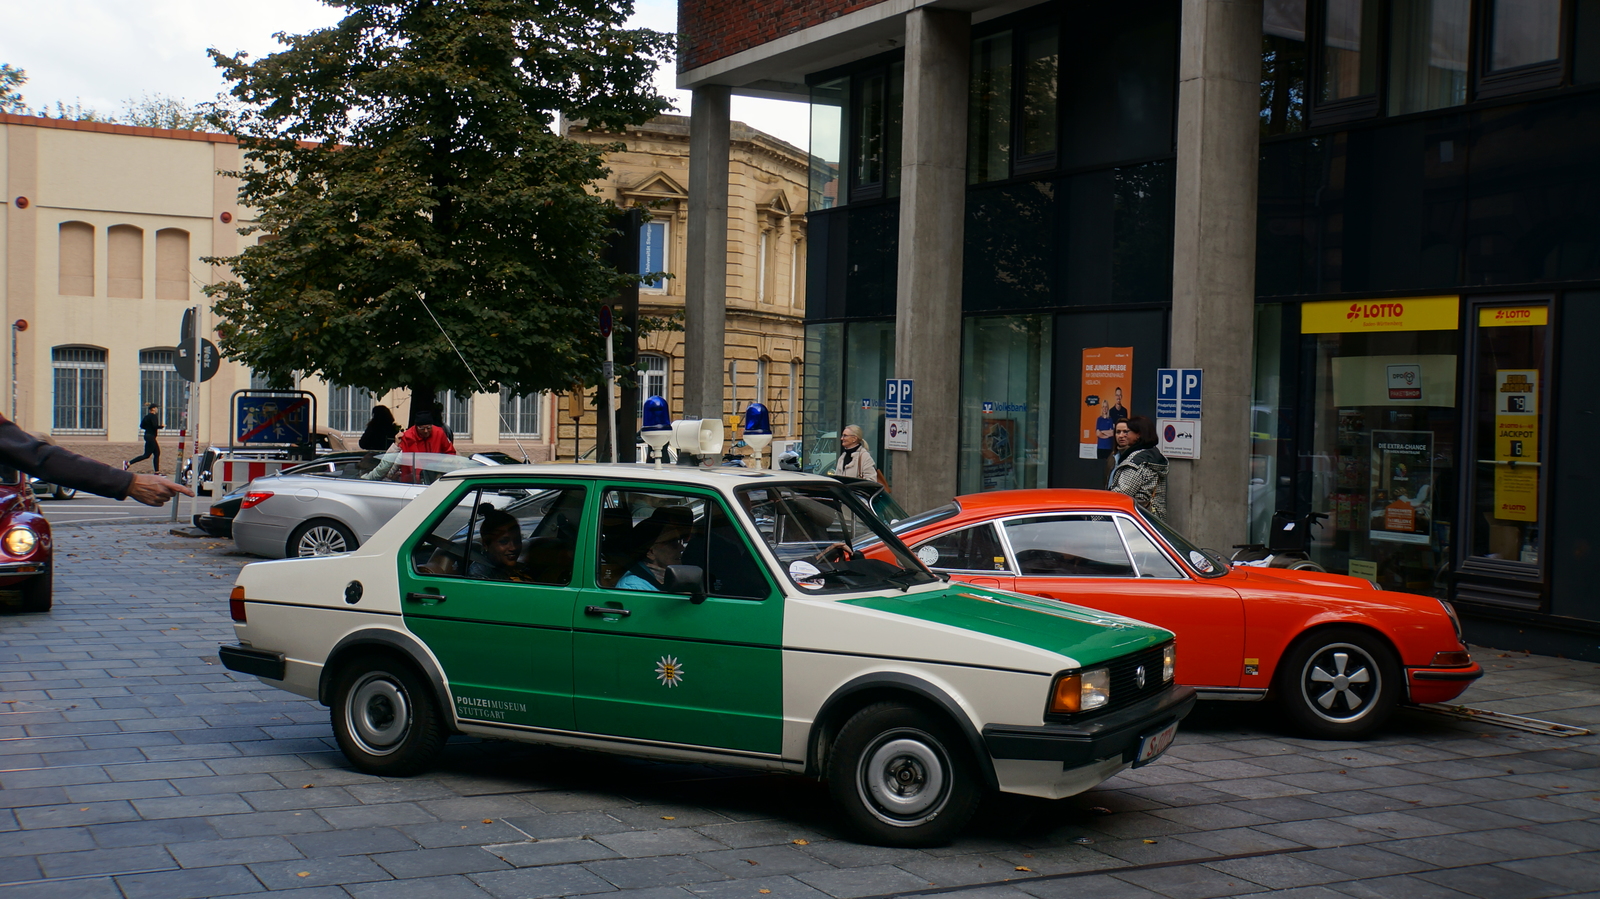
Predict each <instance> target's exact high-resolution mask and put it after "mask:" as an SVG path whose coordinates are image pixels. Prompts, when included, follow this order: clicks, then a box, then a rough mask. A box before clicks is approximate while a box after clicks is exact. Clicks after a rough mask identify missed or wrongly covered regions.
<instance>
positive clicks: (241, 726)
mask: <svg viewBox="0 0 1600 899" xmlns="http://www.w3.org/2000/svg"><path fill="white" fill-rule="evenodd" d="M232 549H233V546H232V544H231V543H226V542H220V541H214V540H192V539H184V538H180V537H176V536H171V535H169V534H168V533H167V530H166V525H165V524H148V523H147V524H130V525H109V526H94V527H84V528H62V529H61V530H60V531H58V533H57V553H58V559H59V565H60V571H59V573H58V575H57V580H56V590H57V595H56V608H55V611H54V612H53V613H51V614H48V615H25V614H19V613H16V612H14V611H10V612H6V613H4V614H3V615H0V700H4V703H5V705H4V706H3V708H4V709H5V710H6V711H3V712H0V754H3V758H0V787H3V791H0V896H5V897H7V899H36V897H46V896H62V897H73V899H98V897H113V896H120V897H128V899H145V897H151V899H186V897H198V896H223V895H234V894H245V893H260V892H266V891H280V892H281V894H282V895H286V896H294V897H299V899H334V897H346V896H350V897H357V899H365V897H380V896H381V897H383V899H406V897H439V899H452V897H485V896H493V897H506V899H509V897H542V896H571V895H589V894H606V895H608V896H619V897H622V896H626V897H632V899H668V897H671V899H690V897H693V896H703V897H714V899H722V897H745V896H749V897H755V899H759V897H771V899H787V897H819V899H820V897H826V896H834V897H860V896H884V895H897V896H909V895H918V894H923V895H926V894H930V893H942V894H944V895H949V896H957V897H962V899H968V897H971V899H977V897H982V899H1026V897H1030V896H1031V897H1037V899H1055V897H1068V896H1072V897H1078V896H1083V897H1119V899H1120V897H1150V896H1165V897H1171V899H1205V897H1213V896H1231V895H1240V894H1247V893H1256V892H1266V891H1279V892H1278V895H1279V896H1283V897H1294V899H1301V897H1317V899H1335V897H1348V896H1357V897H1394V896H1401V897H1405V899H1431V897H1455V896H1477V897H1508V899H1510V897H1518V899H1521V897H1543V896H1567V895H1576V894H1582V893H1584V891H1590V892H1589V895H1600V893H1597V892H1595V891H1600V764H1597V763H1600V738H1597V737H1595V736H1580V737H1571V738H1558V737H1552V736H1543V735H1537V734H1532V733H1524V732H1519V731H1514V730H1508V729H1503V728H1497V727H1493V726H1488V725H1485V724H1483V723H1481V722H1477V721H1453V720H1449V719H1445V718H1442V717H1439V716H1436V715H1429V714H1425V713H1421V712H1407V713H1404V714H1403V715H1401V716H1400V719H1399V720H1398V721H1397V722H1396V723H1395V724H1394V725H1393V726H1392V727H1391V728H1390V729H1389V731H1388V732H1386V733H1385V734H1384V735H1383V736H1382V738H1381V739H1377V740H1373V741H1370V742H1366V743H1348V744H1346V743H1318V742H1312V741H1306V740H1300V739H1297V738H1294V737H1291V736H1287V735H1285V734H1284V733H1283V732H1281V731H1280V730H1279V729H1278V728H1277V724H1276V721H1275V719H1274V716H1273V715H1272V713H1271V710H1270V709H1269V708H1266V707H1263V706H1259V705H1252V704H1238V705H1234V706H1232V707H1225V708H1221V709H1218V708H1203V709H1202V710H1201V711H1199V712H1197V713H1196V714H1195V715H1194V716H1192V717H1191V718H1190V720H1189V722H1188V723H1187V724H1186V727H1185V730H1184V731H1183V732H1182V734H1181V735H1180V737H1179V740H1178V742H1177V744H1176V745H1175V746H1174V748H1173V749H1172V750H1171V751H1170V752H1169V753H1168V754H1167V755H1166V757H1165V758H1164V759H1163V760H1161V761H1160V762H1159V763H1157V764H1154V765H1151V766H1149V767H1146V768H1142V769H1140V770H1138V771H1129V772H1126V773H1124V774H1122V775H1119V776H1118V777H1116V778H1114V779H1113V780H1111V781H1109V782H1107V783H1106V784H1104V785H1103V786H1102V787H1101V788H1099V789H1097V790H1094V791H1091V792H1089V793H1086V794H1084V795H1082V796H1078V797H1075V798H1072V799H1069V800H1064V801H1061V802H1055V803H1045V802H1033V801H1007V802H999V803H995V804H994V806H993V807H992V808H989V809H986V810H985V812H984V813H983V814H982V816H981V817H980V819H979V820H978V821H977V822H975V823H974V825H973V826H972V827H971V828H969V830H968V832H967V833H966V835H964V836H963V837H962V838H961V839H960V840H959V841H957V842H956V843H955V844H954V845H952V846H949V847H946V848H941V849H933V850H896V849H883V848H878V847H872V846H863V845H858V844H855V843H852V842H849V841H848V840H846V839H844V838H842V837H841V835H840V834H839V833H838V831H837V830H836V828H835V826H834V817H833V814H832V812H831V811H830V809H829V806H828V804H827V802H826V797H825V795H824V793H823V791H822V790H821V789H820V788H819V787H818V786H817V785H815V784H813V783H811V782H808V781H804V780H801V779H798V778H785V777H779V776H766V775H758V776H753V775H750V774H746V773H740V772H731V771H727V770H722V769H716V768H710V767H704V766H696V765H672V764H659V763H652V762H642V761H631V760H626V759H617V758H614V757H609V756H601V755H595V754H589V753H582V752H572V751H566V750H554V749H543V748H538V747H530V746H521V745H515V744H507V743H493V742H476V741H470V740H463V739H461V738H456V742H453V743H452V744H451V745H450V747H449V749H448V750H447V751H446V754H445V757H444V760H443V763H442V764H441V765H440V766H439V768H438V769H437V770H436V771H434V772H433V773H431V774H428V775H425V776H421V777H416V778H411V779H405V780H401V779H384V778H377V777H369V776H366V775H363V774H359V773H356V772H354V771H352V770H350V769H349V768H348V767H347V765H346V764H345V761H344V759H343V756H341V755H340V754H339V753H338V752H337V751H336V750H334V749H333V748H332V746H333V742H332V736H331V730H330V728H329V724H328V713H327V710H326V709H323V708H322V707H320V706H318V705H316V704H315V703H312V702H308V701H302V700H299V699H297V698H295V697H293V696H290V695H289V694H286V693H282V692H280V691H276V690H271V689H268V688H265V687H263V686H261V685H260V684H259V683H257V682H256V681H254V680H253V679H246V678H243V677H240V676H235V675H232V674H230V673H229V672H227V671H226V670H225V669H223V668H222V666H221V665H220V664H218V663H217V658H216V653H217V644H218V642H220V641H224V640H231V637H232V630H231V628H230V627H229V622H228V616H227V604H226V602H224V600H225V598H226V596H227V593H228V589H229V587H230V586H231V583H232V578H233V574H234V572H235V571H236V570H237V568H238V567H239V566H240V565H242V564H244V562H245V561H247V560H246V559H245V558H242V557H240V556H236V555H233V554H232ZM1479 657H1480V658H1481V659H1483V660H1484V661H1485V662H1486V663H1487V664H1488V666H1489V667H1490V670H1491V672H1492V673H1491V674H1490V676H1489V677H1486V678H1485V679H1484V680H1483V681H1481V682H1480V686H1478V687H1475V688H1474V691H1473V692H1472V693H1469V694H1468V696H1467V701H1470V702H1475V703H1477V704H1478V705H1480V706H1483V707H1490V708H1495V709H1498V710H1501V711H1507V712H1512V713H1516V714H1524V715H1534V716H1538V717H1544V718H1548V719H1551V720H1556V721H1562V722H1567V723H1574V724H1587V725H1596V724H1600V666H1595V665H1592V664H1580V663H1574V662H1566V661H1562V660H1558V659H1549V658H1541V657H1537V656H1525V655H1523V654H1521V653H1501V652H1497V651H1493V650H1483V651H1480V653H1479Z"/></svg>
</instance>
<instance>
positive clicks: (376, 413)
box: [356, 406, 400, 453]
mask: <svg viewBox="0 0 1600 899" xmlns="http://www.w3.org/2000/svg"><path fill="white" fill-rule="evenodd" d="M398 433H400V425H398V424H396V423H395V420H394V413H393V412H390V411H389V407H388V406H373V407H372V418H371V419H370V420H368V421H367V429H366V430H365V431H362V432H361V440H360V441H359V442H357V444H356V445H357V446H359V447H361V448H362V449H364V450H371V451H372V452H375V453H381V452H383V451H384V450H386V449H388V448H389V444H391V443H394V437H395V435H396V434H398Z"/></svg>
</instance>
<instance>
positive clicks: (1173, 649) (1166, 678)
mask: <svg viewBox="0 0 1600 899" xmlns="http://www.w3.org/2000/svg"><path fill="white" fill-rule="evenodd" d="M1177 673H1178V644H1176V643H1168V644H1167V645H1166V646H1163V647H1161V682H1162V683H1170V682H1171V681H1172V678H1173V677H1174V676H1175V675H1177Z"/></svg>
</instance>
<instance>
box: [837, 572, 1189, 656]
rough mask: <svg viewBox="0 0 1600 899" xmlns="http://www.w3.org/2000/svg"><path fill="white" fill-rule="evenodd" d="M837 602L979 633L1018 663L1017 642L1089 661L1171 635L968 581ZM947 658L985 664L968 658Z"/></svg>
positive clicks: (1137, 623)
mask: <svg viewBox="0 0 1600 899" xmlns="http://www.w3.org/2000/svg"><path fill="white" fill-rule="evenodd" d="M837 604H838V605H840V606H844V607H847V608H851V609H858V610H871V611H872V612H877V613H880V614H887V615H893V616H897V617H900V618H902V619H912V620H914V621H917V622H922V623H924V624H926V625H927V626H928V630H930V631H931V630H935V629H937V630H942V631H947V632H955V633H959V632H967V633H968V634H969V635H981V636H982V637H985V638H989V639H987V640H983V641H981V642H983V643H987V644H991V645H992V644H994V643H996V642H999V641H1003V642H1004V643H1006V644H1011V645H1012V653H1013V654H1014V655H1013V658H1012V662H1013V663H1015V662H1016V661H1018V659H1017V658H1016V656H1015V649H1016V646H1017V645H1019V644H1020V645H1021V646H1028V647H1033V648H1034V649H1038V650H1043V651H1044V652H1046V653H1052V654H1054V655H1058V656H1064V657H1066V658H1067V659H1069V660H1072V662H1074V663H1076V664H1081V665H1092V664H1096V663H1098V662H1102V661H1105V660H1107V659H1111V658H1115V657H1117V656H1122V655H1126V654H1128V653H1130V652H1135V651H1138V650H1140V649H1144V648H1147V647H1150V646H1156V645H1159V644H1161V643H1163V642H1165V641H1167V640H1170V639H1172V635H1171V633H1170V632H1168V631H1166V630H1163V629H1162V628H1159V627H1156V626H1154V625H1151V624H1145V623H1144V622H1142V621H1135V620H1133V619H1131V618H1124V617H1122V616H1120V615H1113V614H1110V613H1107V612H1097V611H1094V610H1092V609H1085V608H1082V607H1081V606H1073V605H1068V604H1066V603H1060V602H1055V601H1053V600H1040V599H1037V598H1035V597H1031V596H1024V595H1022V594H1018V593H1011V592H1009V591H1005V590H990V589H983V588H976V587H973V586H972V585H970V584H948V585H941V586H939V587H937V588H934V589H930V590H924V591H919V592H912V593H899V594H893V595H888V596H868V597H861V598H852V599H843V600H838V601H837ZM903 626H904V623H902V624H901V625H900V626H898V627H903ZM868 630H872V629H870V628H869V629H868ZM879 649H880V651H881V649H882V647H881V645H880V647H879ZM962 655H966V653H962ZM950 660H951V661H971V662H979V663H983V662H982V661H981V660H978V659H971V658H967V659H957V658H952V659H950ZM1067 667H1071V665H1070V664H1069V665H1068V666H1067Z"/></svg>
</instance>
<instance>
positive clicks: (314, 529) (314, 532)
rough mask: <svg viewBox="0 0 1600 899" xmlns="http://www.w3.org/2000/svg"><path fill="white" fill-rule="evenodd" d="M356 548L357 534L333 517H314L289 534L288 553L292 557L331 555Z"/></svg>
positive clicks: (307, 557) (306, 557)
mask: <svg viewBox="0 0 1600 899" xmlns="http://www.w3.org/2000/svg"><path fill="white" fill-rule="evenodd" d="M355 548H356V535H355V534H353V533H351V532H350V529H349V528H347V527H345V526H344V525H342V524H340V523H339V522H337V521H334V520H333V519H331V518H314V519H312V520H310V521H308V522H306V523H305V524H302V525H300V526H299V527H297V528H295V529H294V533H292V534H290V535H289V546H288V552H287V553H286V555H288V556H289V557H290V558H292V559H309V558H311V557H313V556H331V555H336V554H338V553H347V552H349V551H351V550H353V549H355Z"/></svg>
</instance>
